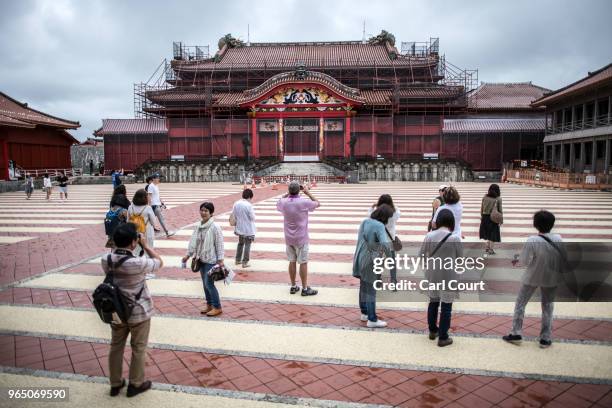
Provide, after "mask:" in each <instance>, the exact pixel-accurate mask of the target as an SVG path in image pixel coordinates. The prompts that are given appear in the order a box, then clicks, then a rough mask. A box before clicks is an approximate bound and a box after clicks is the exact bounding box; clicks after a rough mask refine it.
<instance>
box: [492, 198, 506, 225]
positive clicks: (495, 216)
mask: <svg viewBox="0 0 612 408" xmlns="http://www.w3.org/2000/svg"><path fill="white" fill-rule="evenodd" d="M497 207H498V201H497V200H495V204H494V205H493V209H492V210H491V215H490V217H491V221H493V222H494V223H495V224H503V223H504V215H503V214H502V213H501V212H500V211H499V210H498V209H497Z"/></svg>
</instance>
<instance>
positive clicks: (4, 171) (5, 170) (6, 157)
mask: <svg viewBox="0 0 612 408" xmlns="http://www.w3.org/2000/svg"><path fill="white" fill-rule="evenodd" d="M0 143H2V152H1V153H2V161H3V165H2V169H0V171H2V176H1V177H0V180H9V155H8V143H7V141H6V139H3V140H2V141H1V142H0Z"/></svg>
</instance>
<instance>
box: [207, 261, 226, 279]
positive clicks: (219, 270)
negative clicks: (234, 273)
mask: <svg viewBox="0 0 612 408" xmlns="http://www.w3.org/2000/svg"><path fill="white" fill-rule="evenodd" d="M227 275H229V271H228V270H227V268H226V267H225V265H224V266H221V265H218V264H217V265H215V266H213V267H212V268H210V270H209V271H208V276H210V278H211V279H212V280H214V281H220V280H224V279H225V278H227Z"/></svg>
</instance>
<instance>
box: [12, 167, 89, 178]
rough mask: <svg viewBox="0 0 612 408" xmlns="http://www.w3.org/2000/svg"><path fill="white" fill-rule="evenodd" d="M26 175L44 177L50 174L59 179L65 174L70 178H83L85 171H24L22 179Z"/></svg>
mask: <svg viewBox="0 0 612 408" xmlns="http://www.w3.org/2000/svg"><path fill="white" fill-rule="evenodd" d="M25 174H31V175H32V176H34V177H42V176H43V175H45V174H48V175H49V176H50V177H57V176H59V175H60V174H65V175H66V176H68V177H76V176H82V175H83V170H82V169H72V168H70V169H32V170H27V169H26V170H23V173H22V174H21V177H23V176H24V175H25Z"/></svg>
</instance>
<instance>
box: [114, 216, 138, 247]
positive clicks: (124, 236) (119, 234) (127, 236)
mask: <svg viewBox="0 0 612 408" xmlns="http://www.w3.org/2000/svg"><path fill="white" fill-rule="evenodd" d="M136 239H138V231H136V225H134V224H132V223H131V222H128V223H125V224H120V225H119V226H118V227H117V228H116V229H115V232H114V233H113V241H114V242H115V245H116V246H117V248H126V247H128V246H129V245H130V244H131V243H132V242H134V240H136Z"/></svg>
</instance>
